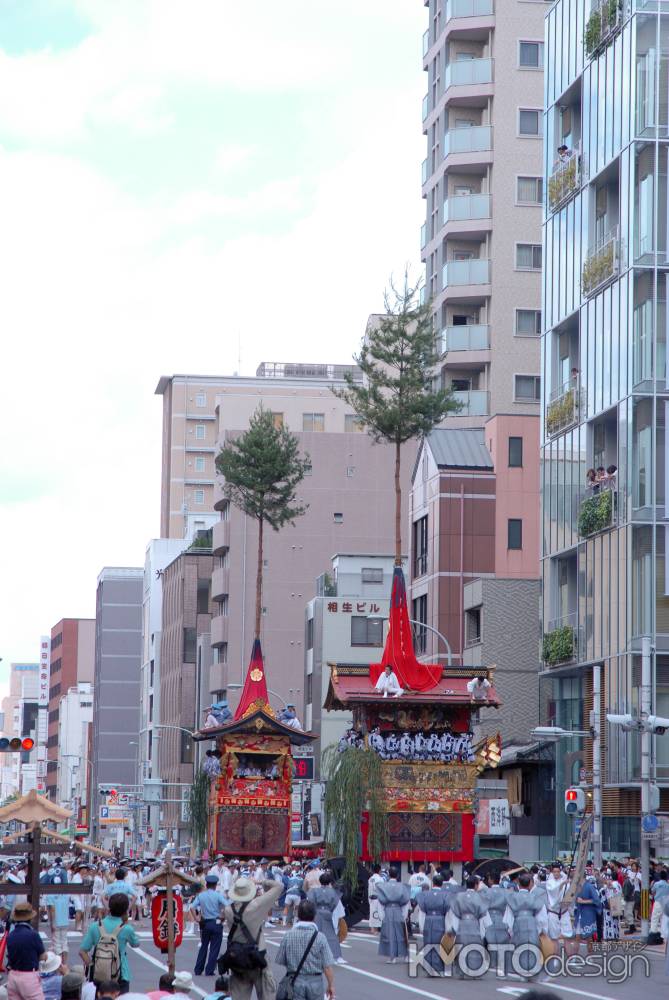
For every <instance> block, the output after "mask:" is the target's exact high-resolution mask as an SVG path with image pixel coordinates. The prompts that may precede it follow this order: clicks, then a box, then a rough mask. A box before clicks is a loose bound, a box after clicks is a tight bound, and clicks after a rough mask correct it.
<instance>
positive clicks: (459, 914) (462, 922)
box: [451, 875, 512, 979]
mask: <svg viewBox="0 0 669 1000" xmlns="http://www.w3.org/2000/svg"><path fill="white" fill-rule="evenodd" d="M478 884H479V880H478V878H477V877H476V875H470V876H469V878H468V879H467V881H466V882H465V891H464V892H458V893H457V894H456V895H455V896H454V897H453V900H452V902H451V912H452V914H453V916H454V917H455V918H456V921H457V926H455V924H454V927H455V943H456V944H458V945H461V946H462V948H465V947H466V945H478V948H479V949H480V948H482V947H483V938H482V936H481V919H482V917H483V916H484V915H485V913H486V912H487V909H488V907H487V905H486V902H485V900H484V899H483V896H482V895H481V893H480V892H477V891H476V890H477V886H478ZM511 895H512V894H511V893H509V899H510V898H511ZM482 963H483V956H482V954H481V953H480V952H479V953H473V954H471V953H468V952H466V951H465V954H464V955H462V956H459V957H458V961H456V962H455V963H454V965H453V973H452V975H453V976H454V977H455V978H457V979H468V978H478V975H479V974H480V969H481V966H482Z"/></svg>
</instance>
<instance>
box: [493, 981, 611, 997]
mask: <svg viewBox="0 0 669 1000" xmlns="http://www.w3.org/2000/svg"><path fill="white" fill-rule="evenodd" d="M538 985H539V986H549V987H550V988H551V989H552V990H564V991H565V993H575V994H576V996H577V997H592V998H593V1000H613V997H605V996H603V995H602V994H601V993H586V991H585V990H575V989H574V988H573V986H560V985H559V983H555V982H553V980H552V979H551V978H550V977H549V978H548V979H545V980H541V981H540V982H539V983H538ZM531 989H532V986H528V987H527V989H526V990H521V989H517V988H512V987H508V986H507V987H504V988H502V987H498V988H497V992H498V993H508V994H509V995H510V996H514V997H522V996H524V995H525V993H527V992H528V991H529V990H531Z"/></svg>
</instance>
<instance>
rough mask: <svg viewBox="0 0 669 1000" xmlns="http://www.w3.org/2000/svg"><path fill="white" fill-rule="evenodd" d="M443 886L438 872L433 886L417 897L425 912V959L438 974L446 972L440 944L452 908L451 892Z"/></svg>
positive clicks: (419, 905) (441, 876)
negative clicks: (447, 915)
mask: <svg viewBox="0 0 669 1000" xmlns="http://www.w3.org/2000/svg"><path fill="white" fill-rule="evenodd" d="M443 886H444V878H443V875H441V874H440V873H439V872H437V873H436V874H435V875H433V876H432V888H431V889H424V890H423V891H421V892H420V893H419V895H418V896H417V897H416V901H417V904H418V908H419V910H420V911H421V913H424V914H425V920H424V923H423V950H424V951H425V961H426V962H427V964H428V965H429V966H430V967H431V968H432V969H433V970H434V973H436V974H437V975H443V973H444V963H443V961H442V959H441V953H440V945H441V939H442V938H443V936H444V934H445V932H446V914H447V913H448V911H449V910H450V908H451V903H450V893H449V892H448V891H447V890H446V889H444V887H443Z"/></svg>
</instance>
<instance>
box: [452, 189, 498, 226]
mask: <svg viewBox="0 0 669 1000" xmlns="http://www.w3.org/2000/svg"><path fill="white" fill-rule="evenodd" d="M490 218H492V196H491V195H489V194H461V195H454V197H452V198H447V199H446V201H445V202H444V221H443V225H446V223H447V222H465V221H467V220H469V219H472V220H473V219H490Z"/></svg>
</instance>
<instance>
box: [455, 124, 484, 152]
mask: <svg viewBox="0 0 669 1000" xmlns="http://www.w3.org/2000/svg"><path fill="white" fill-rule="evenodd" d="M489 149H492V125H472V126H470V127H469V128H451V129H449V130H448V132H446V133H445V134H444V156H449V155H450V154H451V153H482V152H485V151H486V150H489Z"/></svg>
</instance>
